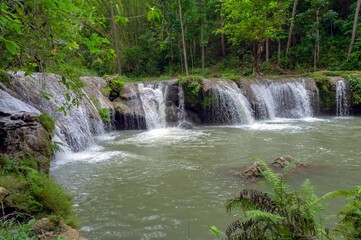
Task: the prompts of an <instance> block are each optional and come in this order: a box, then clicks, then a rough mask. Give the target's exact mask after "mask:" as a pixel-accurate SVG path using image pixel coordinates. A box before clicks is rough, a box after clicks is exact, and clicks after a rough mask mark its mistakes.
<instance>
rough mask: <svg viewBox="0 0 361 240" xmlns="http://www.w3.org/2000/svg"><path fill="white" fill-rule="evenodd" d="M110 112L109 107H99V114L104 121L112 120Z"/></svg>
mask: <svg viewBox="0 0 361 240" xmlns="http://www.w3.org/2000/svg"><path fill="white" fill-rule="evenodd" d="M109 114H110V112H109V109H108V108H102V109H99V115H100V117H101V118H102V119H103V121H106V122H110V118H109Z"/></svg>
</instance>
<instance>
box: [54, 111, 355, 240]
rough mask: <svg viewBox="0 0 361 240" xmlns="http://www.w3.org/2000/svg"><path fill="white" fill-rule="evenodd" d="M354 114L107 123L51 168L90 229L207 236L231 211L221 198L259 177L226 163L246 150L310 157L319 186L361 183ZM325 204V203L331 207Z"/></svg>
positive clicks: (112, 235)
mask: <svg viewBox="0 0 361 240" xmlns="http://www.w3.org/2000/svg"><path fill="white" fill-rule="evenodd" d="M360 139H361V118H356V117H355V118H325V119H314V118H308V119H302V120H287V119H286V120H285V119H276V120H274V121H266V122H256V123H254V124H251V125H243V126H232V127H200V128H195V129H192V130H181V129H177V128H169V129H157V130H152V131H148V132H140V131H124V132H113V133H111V134H109V135H106V136H101V137H98V138H97V139H96V142H97V145H96V146H92V147H91V148H89V149H87V150H86V151H84V152H80V153H76V154H70V153H69V154H65V153H64V154H62V156H60V157H58V159H57V160H56V161H55V162H54V163H53V166H52V170H51V174H52V176H53V177H54V178H55V180H56V181H57V182H58V183H60V184H61V185H62V186H64V187H65V188H66V189H67V190H68V191H70V192H71V194H72V195H73V196H74V206H75V210H76V211H77V213H78V214H79V216H80V218H81V219H82V222H83V225H84V226H83V228H82V229H81V231H82V234H83V235H84V236H85V237H87V238H89V239H175V240H176V239H182V240H183V239H213V238H214V237H212V235H211V234H210V233H209V231H208V228H209V227H210V226H212V225H216V226H217V227H218V228H219V229H221V230H225V228H226V226H227V224H229V223H230V222H232V221H233V220H235V219H236V216H234V215H229V214H227V213H226V211H225V208H224V206H225V203H226V200H227V199H229V198H231V197H235V196H237V195H238V193H239V191H240V190H241V189H244V188H247V187H257V185H256V184H254V183H253V184H252V183H247V182H244V181H242V180H241V179H240V178H239V177H237V176H235V175H234V174H233V173H232V172H233V171H232V170H234V169H238V168H240V167H242V166H244V165H246V164H249V163H252V162H253V161H254V160H253V157H255V156H256V157H259V158H261V159H264V160H266V161H271V160H273V159H275V158H277V157H280V156H283V155H291V156H293V157H294V158H296V159H298V160H300V161H302V162H305V163H307V164H308V165H309V167H308V169H307V170H306V171H304V172H300V173H297V174H294V175H293V176H291V177H290V178H289V179H288V181H289V182H290V183H291V184H292V185H295V186H297V185H299V184H300V183H301V182H302V181H303V180H304V179H306V178H309V179H311V181H312V182H313V183H314V185H315V186H316V190H317V192H318V193H319V194H323V193H326V192H327V191H331V190H336V189H342V188H350V187H352V186H355V185H356V184H360V183H361V174H360V170H361V154H360V153H359V149H360V146H361V144H360V143H361V141H360ZM336 209H337V204H331V205H330V206H329V209H328V210H327V212H330V213H332V212H335V210H336Z"/></svg>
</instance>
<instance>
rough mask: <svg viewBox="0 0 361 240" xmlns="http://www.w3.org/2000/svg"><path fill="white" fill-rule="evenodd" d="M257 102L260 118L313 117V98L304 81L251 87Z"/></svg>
mask: <svg viewBox="0 0 361 240" xmlns="http://www.w3.org/2000/svg"><path fill="white" fill-rule="evenodd" d="M251 90H252V92H253V94H254V96H255V98H256V100H257V103H258V104H257V111H258V114H257V116H258V118H260V119H262V120H264V119H274V118H276V117H280V118H306V117H312V116H313V111H312V106H311V98H310V94H309V93H308V91H307V89H306V87H305V83H304V82H303V81H292V82H283V83H278V82H270V83H267V84H266V85H263V84H261V83H257V84H253V85H251Z"/></svg>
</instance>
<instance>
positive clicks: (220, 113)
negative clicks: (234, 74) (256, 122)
mask: <svg viewBox="0 0 361 240" xmlns="http://www.w3.org/2000/svg"><path fill="white" fill-rule="evenodd" d="M212 95H213V96H212V99H213V103H212V118H213V119H214V120H215V121H216V123H221V124H229V125H239V124H249V123H252V122H253V114H252V109H251V105H250V104H249V102H248V100H247V98H246V97H245V96H244V95H243V93H242V92H241V90H240V89H239V88H238V86H237V85H236V84H235V83H234V82H230V81H219V82H218V84H217V85H215V86H214V88H213V89H212Z"/></svg>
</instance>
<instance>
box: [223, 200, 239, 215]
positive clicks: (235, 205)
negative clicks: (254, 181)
mask: <svg viewBox="0 0 361 240" xmlns="http://www.w3.org/2000/svg"><path fill="white" fill-rule="evenodd" d="M241 206H242V203H241V200H240V198H239V197H236V198H232V199H229V200H228V201H227V204H226V209H227V212H228V213H232V211H233V210H236V209H239V208H241Z"/></svg>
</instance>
